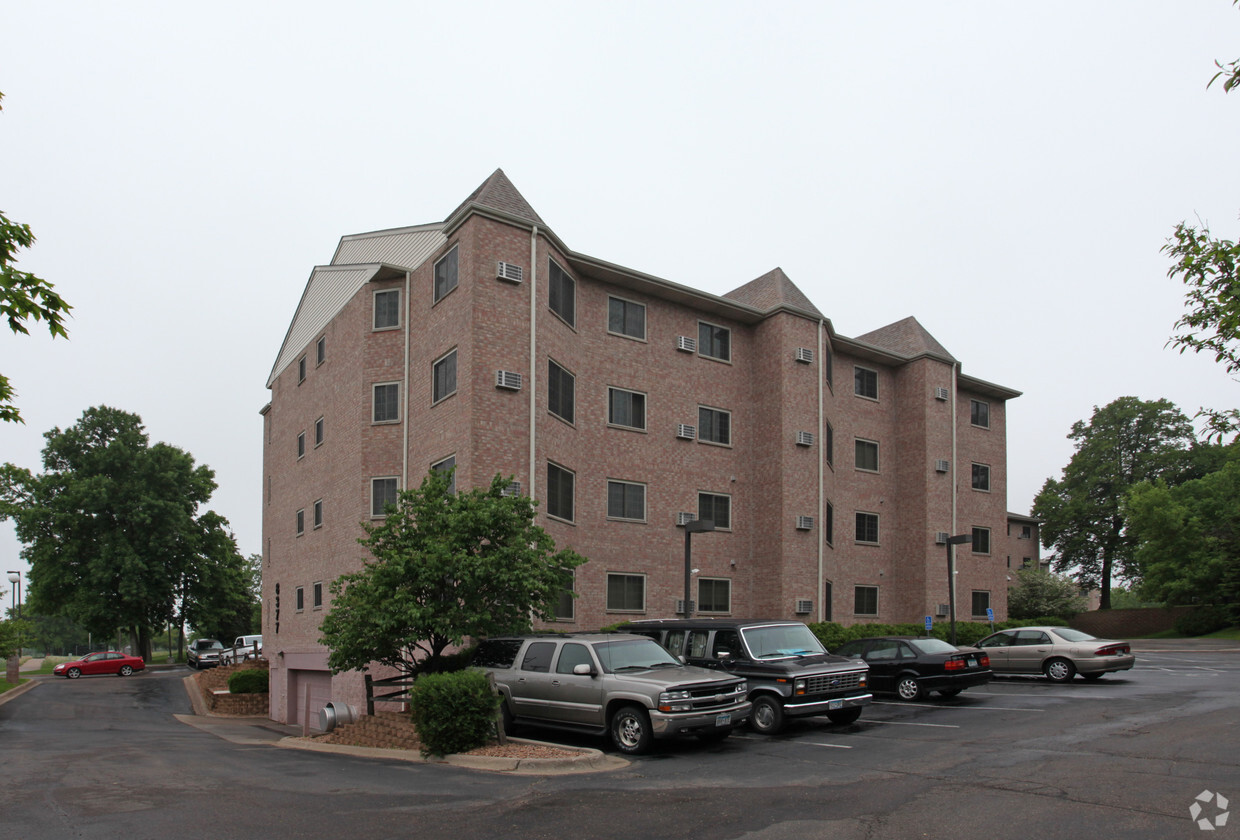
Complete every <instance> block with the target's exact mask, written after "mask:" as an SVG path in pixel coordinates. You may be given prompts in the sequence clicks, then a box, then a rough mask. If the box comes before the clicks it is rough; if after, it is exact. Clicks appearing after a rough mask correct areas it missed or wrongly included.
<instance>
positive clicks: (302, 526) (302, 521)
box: [297, 508, 306, 537]
mask: <svg viewBox="0 0 1240 840" xmlns="http://www.w3.org/2000/svg"><path fill="white" fill-rule="evenodd" d="M304 533H306V509H305V508H302V509H301V510H299V511H297V536H299V537H300V536H301V535H302V534H304Z"/></svg>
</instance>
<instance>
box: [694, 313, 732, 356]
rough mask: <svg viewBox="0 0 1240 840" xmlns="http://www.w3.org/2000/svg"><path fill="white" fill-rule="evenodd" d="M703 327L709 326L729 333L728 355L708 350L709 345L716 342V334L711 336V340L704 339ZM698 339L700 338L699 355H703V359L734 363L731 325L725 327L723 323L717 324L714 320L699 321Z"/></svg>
mask: <svg viewBox="0 0 1240 840" xmlns="http://www.w3.org/2000/svg"><path fill="white" fill-rule="evenodd" d="M702 327H709V328H711V329H712V330H723V331H724V333H726V334H727V337H728V355H726V356H716V355H714V353H711V352H708V348H709V346H710V345H711V344H713V343H714V336H713V335H712V336H711V341H709V342H707V341H702ZM697 339H698V355H699V356H701V357H702V358H703V359H711V360H713V361H716V362H726V363H727V364H731V363H732V328H731V327H725V326H724V325H723V324H716V323H715V322H713V321H698V334H697Z"/></svg>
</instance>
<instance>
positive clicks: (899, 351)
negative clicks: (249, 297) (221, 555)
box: [263, 171, 1036, 721]
mask: <svg viewBox="0 0 1240 840" xmlns="http://www.w3.org/2000/svg"><path fill="white" fill-rule="evenodd" d="M582 209H583V212H589V208H588V207H583V208H582ZM721 244H722V243H714V245H715V247H719V246H720V245H721ZM267 385H268V387H269V388H270V389H271V401H270V403H269V404H268V405H267V406H266V407H265V408H264V409H263V415H264V432H263V435H264V438H263V439H264V458H263V460H264V482H265V487H264V494H263V500H264V517H263V532H264V542H263V588H264V606H265V609H264V617H263V624H264V627H263V631H264V635H265V639H264V647H265V650H266V651H267V655H268V658H269V659H270V661H271V673H272V707H271V709H272V716H273V717H274V718H276V719H277V720H282V721H294V720H299V719H300V716H301V715H302V713H303V711H304V709H306V708H310V709H311V710H312V712H314V711H317V709H319V708H321V707H322V705H323V704H324V703H325V702H326V701H327V700H329V699H335V700H343V701H346V702H359V700H360V697H361V687H360V686H361V680H360V677H359V675H356V674H342V675H340V676H339V677H336V678H334V679H333V678H332V677H331V676H330V674H329V673H328V671H327V664H326V662H327V651H326V650H325V649H324V648H323V647H322V646H321V645H320V644H319V642H318V638H319V633H318V627H319V623H320V621H321V619H322V616H323V612H324V610H326V609H327V608H328V607H329V606H330V604H329V592H328V586H329V584H330V582H331V581H332V580H334V579H335V578H336V577H337V576H339V575H340V574H342V573H345V572H349V571H353V570H355V569H357V568H359V567H360V565H361V561H362V556H361V553H362V549H361V548H360V547H359V546H358V544H357V540H358V538H359V537H360V536H362V533H363V532H362V529H361V525H360V523H361V522H363V521H374V520H376V519H378V518H379V517H381V516H382V511H383V503H384V502H385V501H387V500H390V499H393V498H394V497H395V494H396V492H397V490H398V489H399V488H407V487H416V486H417V485H418V484H420V483H421V480H422V478H423V476H424V475H425V474H426V473H427V471H428V470H430V469H435V468H442V467H449V466H455V467H456V482H457V486H458V487H474V486H481V485H486V484H488V483H489V482H490V480H491V478H492V477H493V476H494V475H495V474H496V473H500V474H503V475H504V476H506V477H507V476H512V477H513V479H514V480H515V481H516V482H517V483H518V484H519V486H520V491H521V492H523V493H526V494H528V495H530V496H532V497H533V498H535V499H537V500H538V503H539V507H538V511H539V515H538V521H539V524H540V525H542V526H543V527H544V528H546V529H547V531H548V532H550V534H551V535H552V536H553V537H554V538H555V540H556V543H557V545H559V546H561V547H572V548H574V549H576V550H577V551H578V552H580V553H581V554H583V555H585V556H586V557H587V558H589V562H588V563H587V564H586V565H584V566H582V567H580V568H579V569H577V571H576V579H575V582H574V590H575V592H576V593H577V597H576V598H575V599H573V598H565V599H564V601H563V603H562V607H561V620H560V621H559V622H557V624H556V627H557V629H563V630H590V629H597V628H599V627H601V626H606V625H610V624H615V623H617V622H620V621H624V620H628V619H633V618H657V617H668V616H672V615H673V614H675V613H676V612H677V611H678V609H679V608H680V601H681V599H682V598H683V594H684V577H683V575H684V563H683V557H684V554H683V551H684V530H683V528H681V527H679V526H680V524H681V523H683V522H684V521H686V520H692V519H710V520H712V521H713V522H714V523H715V525H716V527H717V530H716V531H715V532H713V533H704V534H699V535H696V536H694V537H693V544H692V546H693V564H692V565H693V567H694V569H695V570H696V572H695V573H694V578H693V588H692V595H693V598H694V600H695V602H696V605H695V606H696V612H698V613H701V614H705V615H720V616H743V617H779V618H798V619H801V620H805V621H824V620H826V621H838V622H842V623H845V624H852V623H855V622H894V621H917V622H920V621H921V619H922V617H923V616H926V615H937V616H944V615H945V614H946V607H945V606H944V605H946V604H947V603H948V600H949V597H948V594H949V593H948V582H947V578H948V575H947V569H946V564H945V556H946V555H945V544H944V541H945V540H946V538H947V537H948V536H950V535H954V534H960V533H964V534H969V535H971V536H972V537H973V542H972V544H971V545H964V546H959V547H957V549H956V557H957V567H958V574H957V581H956V586H957V604H958V616H959V617H960V618H961V619H962V620H968V619H969V618H971V617H978V616H984V614H985V610H986V608H987V607H992V608H993V609H994V610H995V613H996V618H997V619H1000V620H1001V619H1002V618H1005V617H1006V612H1007V608H1006V605H1007V581H1006V576H1007V574H1008V566H1007V563H1006V557H1007V546H1008V545H1009V543H1008V542H1007V536H1006V534H1007V528H1008V523H1009V521H1010V517H1009V515H1008V514H1007V512H1006V511H1007V508H1006V500H1007V499H1006V497H1007V447H1006V440H1005V437H1006V428H1007V423H1006V404H1007V401H1008V400H1010V399H1013V398H1015V397H1017V396H1019V392H1017V391H1014V390H1012V389H1010V388H1007V387H1004V386H1001V385H996V384H993V383H990V382H986V381H983V380H981V379H977V378H974V377H972V376H967V375H965V374H964V373H963V372H962V370H961V365H960V363H959V362H958V361H957V360H956V359H954V358H953V357H952V356H951V354H950V353H948V352H947V350H946V349H944V347H943V346H942V345H941V344H940V343H939V342H938V341H936V340H935V339H934V338H933V337H932V336H931V335H930V334H929V333H927V332H926V330H925V329H923V328H922V326H921V325H920V324H919V323H918V322H917V321H916V320H915V319H914V318H907V319H905V320H903V321H900V322H897V323H895V324H892V325H890V326H887V327H884V328H882V329H879V330H875V331H874V332H871V333H868V334H866V335H862V336H859V337H855V338H850V337H846V336H843V335H840V334H838V333H836V331H835V328H834V327H833V325H832V323H831V321H830V320H829V319H827V318H826V317H825V316H824V315H823V314H822V313H821V312H820V311H819V310H818V308H817V307H816V306H815V305H814V304H813V303H811V302H810V300H809V299H808V298H807V297H806V296H805V295H804V294H803V293H802V292H801V290H800V289H798V288H797V287H796V285H794V284H793V282H792V281H791V280H790V279H789V278H788V277H787V276H786V275H785V274H784V272H783V271H782V270H780V269H778V268H776V269H773V270H772V271H770V272H768V273H767V274H764V275H763V276H761V277H759V278H757V279H756V280H753V281H751V282H748V283H745V284H744V285H742V286H740V287H739V288H737V289H735V290H734V291H732V292H729V293H728V294H726V295H723V296H721V297H720V296H716V295H712V294H708V293H705V292H701V291H698V290H696V289H692V288H689V287H687V286H682V285H679V284H676V283H673V282H670V281H667V280H663V279H660V278H657V277H653V276H650V275H647V274H643V273H641V272H639V271H635V270H633V269H629V268H624V267H622V266H618V265H614V264H611V263H608V262H605V261H603V260H600V259H597V258H595V257H590V256H586V255H584V254H580V253H577V252H575V251H573V250H571V249H570V248H569V247H568V246H567V245H566V244H565V243H564V242H562V241H561V240H560V238H559V237H558V236H557V235H556V234H555V233H554V232H553V231H552V230H551V229H550V228H549V227H548V226H547V224H546V223H545V222H544V221H543V220H542V219H541V218H540V217H539V215H538V214H537V213H536V212H535V211H534V209H533V208H532V207H530V205H529V204H528V203H527V202H526V201H525V199H524V198H523V197H522V196H521V194H520V193H519V192H517V190H516V189H515V187H513V185H512V184H511V183H510V182H509V180H508V179H507V177H505V175H504V173H503V172H502V171H496V172H495V173H494V174H493V175H492V176H491V177H490V178H488V179H487V180H486V181H485V182H484V183H483V184H482V185H481V186H480V187H479V188H478V189H477V190H476V191H475V192H474V193H473V194H472V195H470V196H469V198H467V199H466V200H465V202H464V203H462V204H461V205H460V206H459V207H457V209H456V210H454V211H453V212H452V213H451V214H449V215H448V217H447V219H446V220H445V221H443V222H440V223H434V224H427V225H419V226H416V227H406V228H396V229H392V230H384V231H378V232H374V233H366V234H357V235H352V236H346V237H344V238H343V239H341V241H340V244H339V246H338V247H337V249H336V253H335V255H334V256H333V258H332V261H331V263H330V264H328V265H323V266H317V267H316V268H315V269H314V270H313V271H312V272H311V275H310V279H309V281H308V283H307V284H306V289H305V292H304V293H303V295H302V298H301V301H300V303H299V304H298V306H297V311H296V314H295V315H294V317H293V321H292V323H291V324H290V326H289V329H288V333H287V335H286V336H285V339H284V343H283V345H282V347H281V348H280V352H279V355H278V356H277V359H276V362H275V365H274V367H273V368H272V371H271V376H270V378H269V380H268V383H267ZM1014 541H1015V540H1013V542H1014ZM1035 543H1036V541H1035ZM1033 544H1034V543H1031V545H1033ZM1035 551H1036V548H1035ZM1034 556H1036V555H1034ZM970 613H972V615H970ZM307 704H308V705H307Z"/></svg>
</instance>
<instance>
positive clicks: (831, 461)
mask: <svg viewBox="0 0 1240 840" xmlns="http://www.w3.org/2000/svg"><path fill="white" fill-rule="evenodd" d="M827 466H829V467H834V466H835V429H834V428H832V426H831V424H830V423H828V424H827Z"/></svg>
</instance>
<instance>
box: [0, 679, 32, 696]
mask: <svg viewBox="0 0 1240 840" xmlns="http://www.w3.org/2000/svg"><path fill="white" fill-rule="evenodd" d="M28 682H30V680H27V679H20V680H18V681H17V682H15V683H11V682H9V681H8V680H5V679H0V694H4V692H6V691H9V690H10V689H14V688H17V687H18V686H19V685H21V684H22V683H28Z"/></svg>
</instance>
